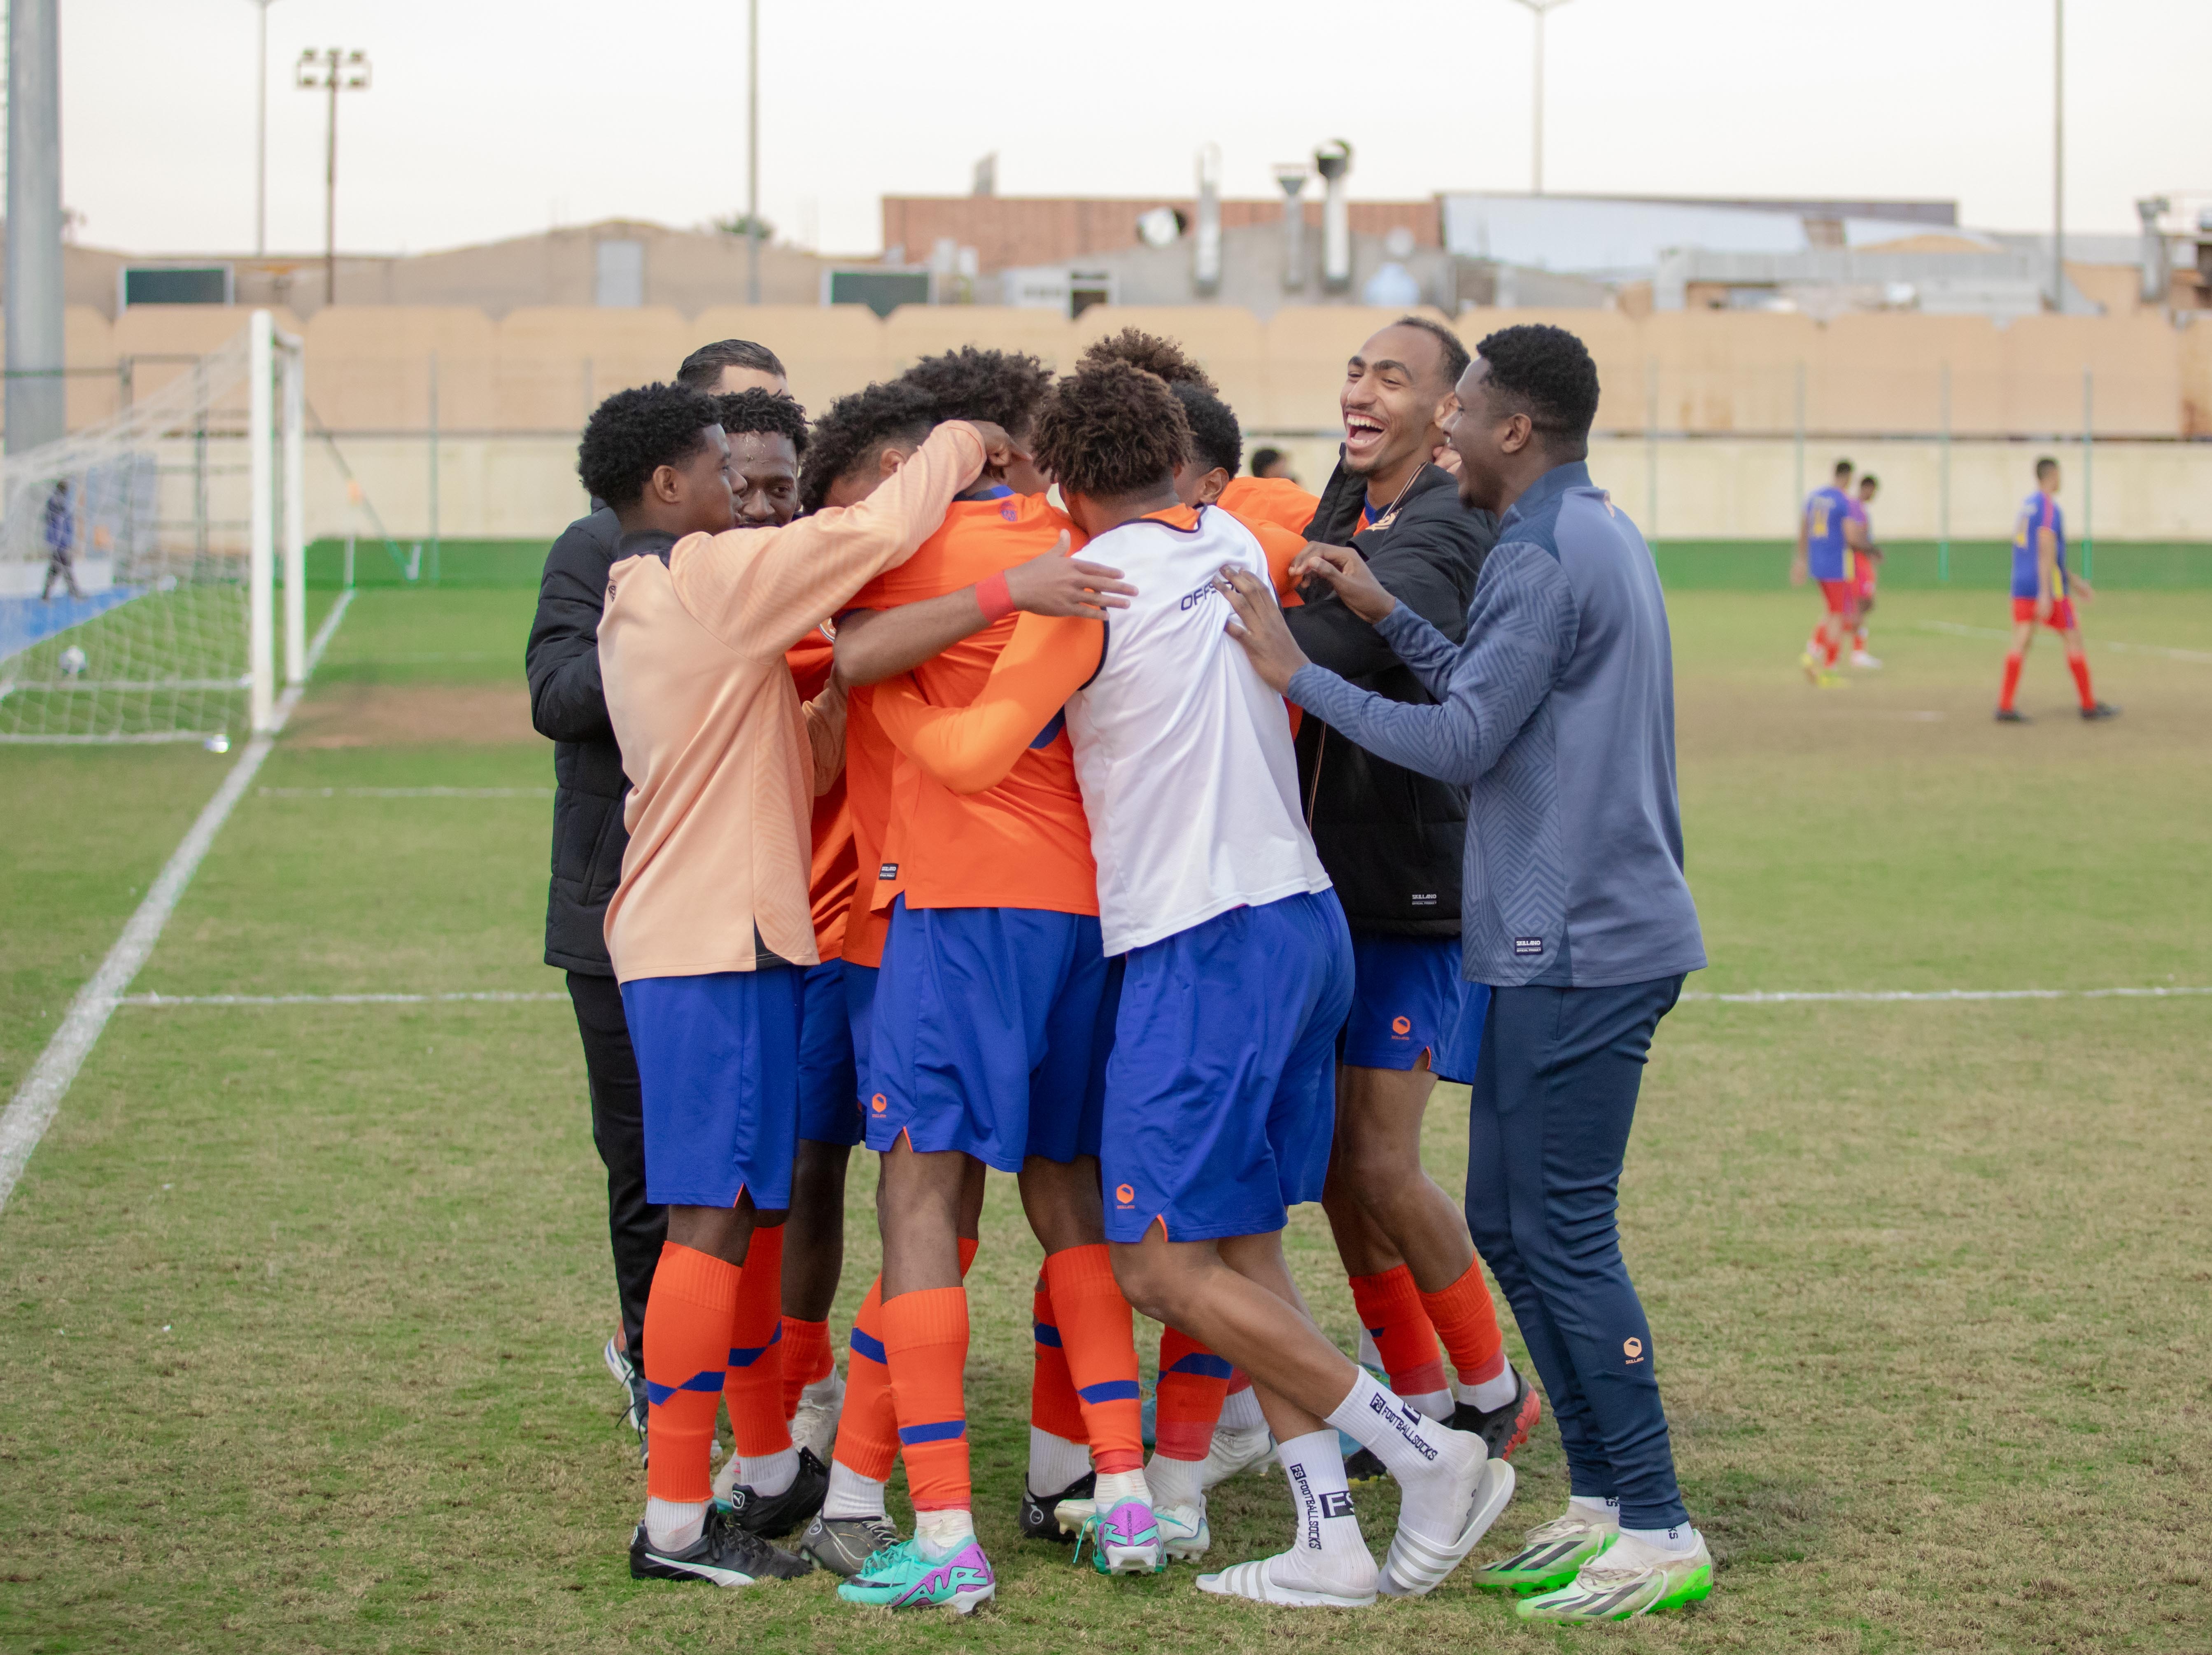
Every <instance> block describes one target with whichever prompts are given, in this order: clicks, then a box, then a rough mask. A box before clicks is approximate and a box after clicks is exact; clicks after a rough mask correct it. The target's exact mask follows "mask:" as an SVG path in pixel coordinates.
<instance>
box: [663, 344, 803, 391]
mask: <svg viewBox="0 0 2212 1655" xmlns="http://www.w3.org/2000/svg"><path fill="white" fill-rule="evenodd" d="M724 368H751V369H752V370H753V371H754V372H755V373H757V374H775V376H776V378H778V379H780V380H787V379H789V378H790V377H791V375H790V374H787V373H785V372H784V371H783V359H782V358H781V356H777V355H776V354H775V352H774V351H773V350H769V348H768V347H767V346H766V345H764V344H754V343H753V342H752V341H751V340H750V339H717V340H716V341H714V344H702V345H701V346H700V347H699V348H698V349H697V350H695V351H693V352H692V353H691V354H690V356H686V357H685V358H684V364H683V366H682V367H680V368H678V369H677V370H676V382H677V384H678V385H688V386H690V387H691V388H692V389H693V390H694V391H704V390H707V389H708V388H710V387H711V386H714V385H715V384H717V383H718V382H720V380H721V377H722V370H723V369H724Z"/></svg>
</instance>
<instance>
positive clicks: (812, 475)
mask: <svg viewBox="0 0 2212 1655" xmlns="http://www.w3.org/2000/svg"><path fill="white" fill-rule="evenodd" d="M936 423H937V409H936V405H935V404H934V403H933V402H932V401H931V400H930V399H929V396H928V394H927V392H924V391H922V390H921V387H920V386H914V385H909V384H908V383H907V382H906V381H904V380H891V381H890V382H889V383H886V384H878V385H871V386H867V387H866V389H864V390H860V391H855V392H853V393H852V394H851V395H849V396H843V397H840V398H838V399H837V400H836V401H835V402H833V403H831V404H830V405H829V412H828V413H826V414H824V415H823V416H822V417H821V418H820V419H817V420H816V421H815V422H814V430H813V434H812V438H811V441H810V442H809V443H808V445H807V451H806V463H805V465H803V466H801V467H800V468H799V504H800V506H801V507H803V508H805V510H807V511H820V510H821V509H822V502H823V498H824V496H827V495H828V494H829V490H830V486H831V485H832V484H835V483H836V481H837V479H838V478H842V477H845V476H847V475H848V474H850V473H851V472H854V471H857V470H858V469H860V467H861V466H863V465H872V464H873V463H874V462H875V460H876V458H877V456H878V455H879V454H881V453H883V451H884V445H885V444H886V443H890V442H901V443H905V442H920V441H921V440H922V439H923V438H924V437H926V436H927V435H929V432H930V428H931V427H932V426H933V425H935V424H936Z"/></svg>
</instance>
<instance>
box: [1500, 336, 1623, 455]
mask: <svg viewBox="0 0 2212 1655" xmlns="http://www.w3.org/2000/svg"><path fill="white" fill-rule="evenodd" d="M1474 349H1475V354H1476V355H1477V356H1480V357H1481V358H1482V359H1483V361H1485V362H1488V363H1489V364H1490V381H1489V384H1490V391H1491V393H1492V395H1493V396H1496V397H1499V398H1502V399H1504V400H1505V401H1507V402H1509V403H1513V404H1516V405H1518V411H1520V412H1522V413H1525V414H1527V415H1528V420H1529V423H1531V424H1532V425H1534V427H1535V428H1536V430H1537V433H1538V434H1539V435H1541V436H1542V437H1543V438H1544V439H1545V446H1546V447H1555V448H1565V449H1579V448H1585V447H1588V445H1589V429H1590V422H1591V421H1593V420H1595V418H1596V417H1597V398H1598V386H1597V364H1596V363H1595V362H1592V361H1591V360H1590V354H1589V349H1588V348H1587V347H1586V346H1585V345H1584V344H1583V342H1582V341H1581V340H1580V339H1578V338H1576V337H1575V336H1574V335H1573V334H1571V333H1570V332H1567V331H1566V329H1565V328H1563V327H1553V326H1549V325H1548V324H1546V323H1542V322H1524V323H1522V325H1521V326H1518V327H1501V328H1499V329H1498V332H1495V333H1492V334H1490V335H1488V336H1487V337H1486V338H1484V339H1483V341H1482V343H1481V344H1478V345H1477V346H1475V348H1474Z"/></svg>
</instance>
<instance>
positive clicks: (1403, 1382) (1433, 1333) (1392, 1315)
mask: <svg viewBox="0 0 2212 1655" xmlns="http://www.w3.org/2000/svg"><path fill="white" fill-rule="evenodd" d="M1351 1281H1352V1307H1353V1308H1354V1309H1355V1310H1357V1311H1358V1312H1359V1325H1360V1326H1362V1327H1363V1328H1365V1329H1367V1333H1368V1336H1369V1337H1370V1338H1371V1339H1373V1340H1374V1341H1375V1348H1376V1352H1377V1353H1378V1354H1380V1355H1381V1356H1382V1358H1383V1372H1386V1373H1388V1374H1389V1376H1390V1389H1391V1390H1395V1391H1396V1392H1397V1393H1398V1394H1399V1395H1400V1396H1427V1395H1429V1394H1431V1393H1432V1392H1435V1391H1438V1390H1444V1389H1446V1386H1445V1384H1444V1365H1443V1358H1442V1357H1440V1356H1438V1355H1437V1329H1434V1328H1432V1327H1431V1326H1430V1325H1429V1313H1428V1311H1426V1310H1425V1309H1424V1308H1423V1307H1422V1300H1423V1297H1424V1295H1423V1294H1422V1293H1421V1291H1420V1289H1419V1288H1418V1287H1415V1286H1414V1285H1413V1271H1411V1270H1410V1269H1407V1267H1406V1266H1404V1265H1403V1264H1401V1265H1399V1266H1397V1267H1396V1268H1395V1269H1389V1270H1385V1271H1383V1273H1382V1274H1381V1275H1355V1276H1353V1277H1352V1278H1351ZM1485 1302H1486V1303H1487V1301H1485Z"/></svg>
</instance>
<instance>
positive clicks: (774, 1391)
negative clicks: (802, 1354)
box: [646, 1224, 791, 1459]
mask: <svg viewBox="0 0 2212 1655" xmlns="http://www.w3.org/2000/svg"><path fill="white" fill-rule="evenodd" d="M646 1348H647V1349H648V1350H649V1349H651V1348H652V1342H651V1341H650V1340H648V1341H647V1342H646ZM728 1351H729V1365H730V1379H729V1385H728V1387H727V1389H726V1390H724V1392H723V1393H722V1400H723V1401H724V1402H726V1403H727V1404H728V1406H729V1409H730V1438H731V1440H732V1442H733V1443H735V1444H736V1445H737V1451H738V1453H740V1454H742V1455H744V1457H746V1458H748V1459H765V1458H766V1457H768V1456H769V1455H770V1454H781V1452H783V1451H784V1450H785V1449H787V1448H788V1447H790V1446H791V1433H790V1432H789V1431H787V1430H786V1429H785V1428H784V1412H783V1226H781V1225H780V1224H779V1225H777V1226H775V1228H774V1229H772V1230H769V1229H763V1228H760V1227H758V1226H756V1227H755V1229H754V1231H753V1238H752V1240H751V1242H750V1244H749V1245H748V1246H747V1248H746V1250H745V1263H744V1272H743V1273H742V1274H741V1275H739V1277H738V1298H737V1305H736V1306H735V1309H734V1311H733V1314H732V1317H731V1322H730V1342H729V1346H728Z"/></svg>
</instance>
